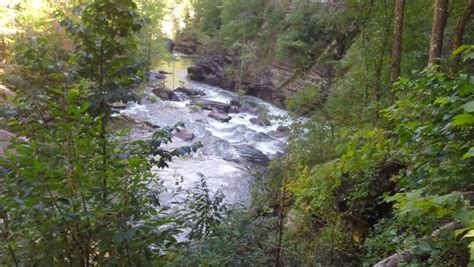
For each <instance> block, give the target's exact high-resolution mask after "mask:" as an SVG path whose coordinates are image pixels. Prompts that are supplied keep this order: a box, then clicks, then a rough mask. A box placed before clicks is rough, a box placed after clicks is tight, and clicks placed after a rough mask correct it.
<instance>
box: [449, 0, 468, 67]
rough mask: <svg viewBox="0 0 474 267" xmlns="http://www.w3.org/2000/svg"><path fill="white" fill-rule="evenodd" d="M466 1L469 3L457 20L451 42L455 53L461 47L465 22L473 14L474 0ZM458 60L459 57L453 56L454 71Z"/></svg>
mask: <svg viewBox="0 0 474 267" xmlns="http://www.w3.org/2000/svg"><path fill="white" fill-rule="evenodd" d="M468 1H469V2H468V3H467V5H466V7H465V8H464V11H463V13H462V14H461V16H460V17H459V18H458V20H457V22H456V28H455V30H454V35H453V40H452V44H451V47H452V50H453V51H455V50H456V49H458V48H459V47H460V46H461V45H462V41H463V35H464V28H465V27H466V24H467V22H468V21H469V19H470V18H471V16H472V13H473V12H474V0H468ZM460 59H461V56H460V55H456V56H454V59H453V63H452V68H453V69H455V68H456V66H457V65H458V64H459V61H460Z"/></svg>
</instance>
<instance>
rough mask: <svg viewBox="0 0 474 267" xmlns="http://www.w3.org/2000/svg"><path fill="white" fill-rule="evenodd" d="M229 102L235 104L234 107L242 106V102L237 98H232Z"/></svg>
mask: <svg viewBox="0 0 474 267" xmlns="http://www.w3.org/2000/svg"><path fill="white" fill-rule="evenodd" d="M229 104H230V105H231V106H234V107H240V106H242V104H241V103H240V101H239V100H237V99H232V100H231V101H230V103H229Z"/></svg>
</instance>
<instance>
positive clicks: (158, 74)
mask: <svg viewBox="0 0 474 267" xmlns="http://www.w3.org/2000/svg"><path fill="white" fill-rule="evenodd" d="M149 78H150V82H154V81H157V80H164V79H166V74H164V73H161V72H154V71H150V74H149Z"/></svg>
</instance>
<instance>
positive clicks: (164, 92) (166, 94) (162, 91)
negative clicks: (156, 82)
mask: <svg viewBox="0 0 474 267" xmlns="http://www.w3.org/2000/svg"><path fill="white" fill-rule="evenodd" d="M151 91H152V92H153V94H155V95H156V96H157V97H159V98H161V99H163V100H171V101H180V99H179V97H178V96H177V95H176V93H175V92H174V91H173V90H171V89H168V88H164V87H160V86H157V87H155V88H154V89H153V90H151Z"/></svg>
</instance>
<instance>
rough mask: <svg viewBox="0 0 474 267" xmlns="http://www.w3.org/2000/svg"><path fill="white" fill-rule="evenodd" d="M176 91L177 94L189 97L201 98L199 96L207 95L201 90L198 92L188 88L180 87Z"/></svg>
mask: <svg viewBox="0 0 474 267" xmlns="http://www.w3.org/2000/svg"><path fill="white" fill-rule="evenodd" d="M174 90H175V91H176V92H180V93H183V94H185V95H186V96H189V97H199V96H205V95H206V94H205V93H204V92H203V91H201V90H197V89H193V88H187V87H178V88H176V89H174Z"/></svg>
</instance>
